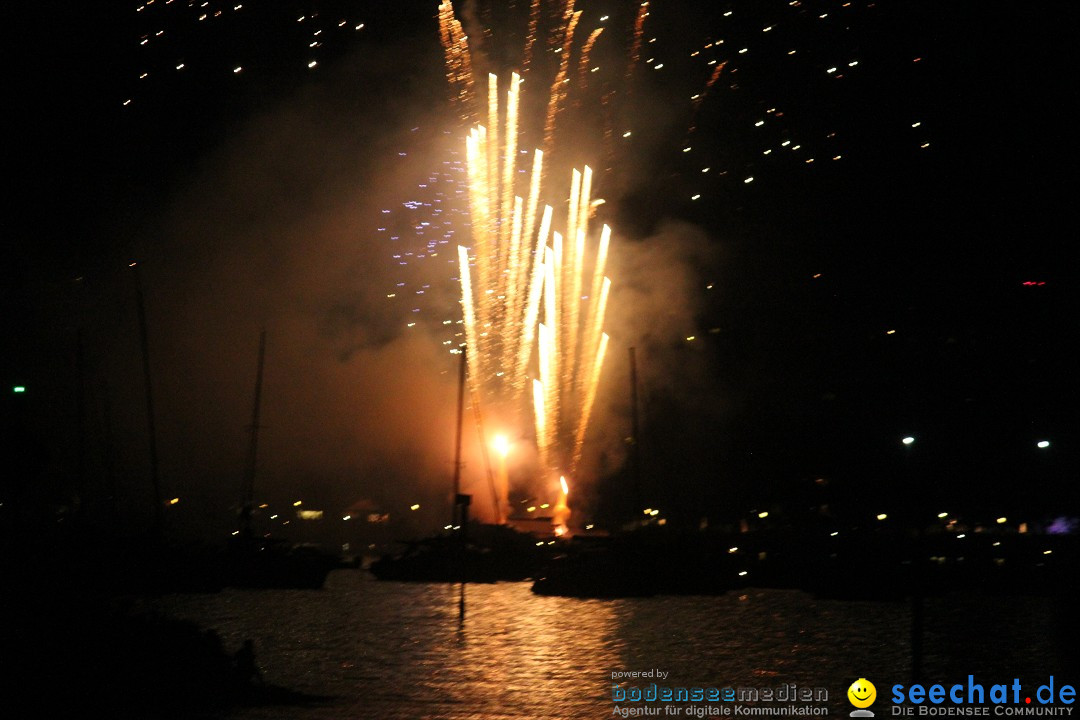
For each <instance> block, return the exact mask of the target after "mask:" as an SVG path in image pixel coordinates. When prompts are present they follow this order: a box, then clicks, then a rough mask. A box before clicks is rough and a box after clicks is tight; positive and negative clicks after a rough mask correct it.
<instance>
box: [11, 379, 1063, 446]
mask: <svg viewBox="0 0 1080 720" xmlns="http://www.w3.org/2000/svg"><path fill="white" fill-rule="evenodd" d="M15 392H19V391H18V390H15ZM1036 445H1037V446H1038V447H1041V448H1048V447H1050V441H1049V440H1040V441H1039V442H1037V443H1036Z"/></svg>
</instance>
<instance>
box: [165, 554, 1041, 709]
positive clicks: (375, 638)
mask: <svg viewBox="0 0 1080 720" xmlns="http://www.w3.org/2000/svg"><path fill="white" fill-rule="evenodd" d="M156 602H157V603H158V605H159V607H160V608H161V609H163V610H165V611H167V612H169V613H170V614H172V615H174V616H177V617H181V618H184V619H190V620H194V621H196V622H198V623H200V624H201V625H203V626H204V627H208V628H213V629H215V630H217V631H218V633H219V634H220V635H221V637H222V639H223V641H224V643H225V645H226V647H227V648H230V649H235V648H237V647H239V646H240V645H241V643H242V642H243V641H244V640H245V639H248V638H250V639H253V640H254V641H255V647H256V653H257V659H258V662H259V664H260V665H261V667H262V669H263V673H264V675H265V677H266V680H267V681H268V682H271V683H274V684H277V685H281V686H284V687H288V688H291V689H294V690H298V691H302V692H306V693H310V694H313V695H327V696H331V697H332V700H331V702H330V704H328V705H326V706H322V707H312V708H273V707H270V708H249V709H245V710H243V711H241V712H240V713H238V717H240V718H252V719H255V718H264V719H278V718H291V719H296V720H323V719H324V718H369V717H379V718H391V719H397V718H475V719H478V720H498V719H500V718H523V717H528V718H567V719H569V718H596V717H607V716H610V715H611V710H612V702H611V682H612V681H611V673H612V671H614V670H631V671H633V670H648V669H650V668H657V669H661V670H664V671H665V672H668V673H670V675H669V679H668V680H667V682H668V683H669V684H671V685H714V686H723V685H728V684H730V685H744V686H756V687H775V686H778V685H780V684H782V683H795V684H797V685H798V686H800V687H819V686H824V687H827V688H828V690H829V697H830V702H829V705H830V707H831V708H832V712H834V713H835V712H843V713H844V714H846V713H847V711H848V710H850V708H849V707H846V703H845V702H844V699H843V690H844V689H845V688H846V687H847V685H849V684H850V682H851V680H852V679H853V678H858V677H868V678H883V679H888V680H890V681H892V682H904V681H906V680H907V677H908V673H909V671H910V637H909V632H910V613H909V606H908V605H907V604H906V603H903V602H898V603H875V602H840V601H832V600H826V601H817V600H814V599H813V598H812V597H810V596H808V595H806V594H804V593H801V592H796V591H779V590H767V591H760V590H748V591H745V592H743V593H729V594H727V595H723V596H720V597H657V598H644V599H630V600H615V601H601V600H574V599H568V598H558V597H542V596H537V595H533V594H532V593H531V592H530V588H529V584H528V583H508V584H507V583H500V584H497V585H475V586H469V587H468V600H467V614H466V618H465V621H464V623H459V618H458V588H457V587H454V586H449V585H426V584H408V583H393V582H379V581H375V580H372V579H369V578H368V577H367V576H366V575H365V574H363V573H357V572H352V571H337V572H335V573H334V574H332V575H331V577H330V579H329V580H328V582H327V586H326V588H325V589H324V590H322V591H301V590H294V591H247V592H244V591H233V590H229V591H226V592H223V593H220V594H217V595H202V596H200V595H189V596H173V597H168V598H163V599H160V600H158V601H156ZM1052 610H1053V608H1052V606H1051V605H1050V604H1048V601H1043V600H1031V599H1013V600H1010V601H1008V602H1000V601H993V600H990V599H985V598H984V599H969V600H963V599H955V598H953V599H934V600H932V601H931V603H930V604H929V605H928V607H927V633H926V647H927V657H926V661H925V667H926V670H927V673H928V674H930V675H935V676H938V677H944V676H948V677H953V676H957V675H958V674H959V673H960V672H962V673H963V675H966V674H967V673H969V672H976V673H981V672H987V673H996V672H1007V673H1008V674H1009V676H1010V677H1011V676H1013V675H1014V674H1022V673H1025V672H1027V673H1038V674H1042V675H1045V674H1049V673H1051V672H1053V671H1054V668H1055V663H1057V664H1058V665H1060V657H1058V655H1057V654H1055V651H1054V643H1053V641H1052V640H1051V638H1052V636H1053V629H1052V627H1051V621H1050V618H1051V616H1052V615H1053V613H1052ZM1006 628H1014V629H1013V630H1006ZM1018 634H1023V635H1025V636H1026V638H1027V640H1026V642H1024V643H1021V644H1020V645H1017V644H1016V641H1017V640H1018V639H1019V638H1018ZM1021 676H1022V675H1021ZM646 682H647V681H641V682H640V684H642V685H644V684H645V683H646Z"/></svg>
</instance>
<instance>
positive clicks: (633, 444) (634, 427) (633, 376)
mask: <svg viewBox="0 0 1080 720" xmlns="http://www.w3.org/2000/svg"><path fill="white" fill-rule="evenodd" d="M630 406H631V413H632V414H631V416H630V421H631V426H630V453H631V462H632V463H633V473H634V503H635V507H634V513H636V512H637V511H638V510H640V509H641V450H640V448H639V445H638V382H637V357H636V354H635V350H634V348H630Z"/></svg>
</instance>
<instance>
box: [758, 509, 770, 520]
mask: <svg viewBox="0 0 1080 720" xmlns="http://www.w3.org/2000/svg"><path fill="white" fill-rule="evenodd" d="M757 516H758V517H759V518H761V519H762V520H764V519H765V518H767V517H769V511H768V510H762V511H761V512H759V513H758V514H757Z"/></svg>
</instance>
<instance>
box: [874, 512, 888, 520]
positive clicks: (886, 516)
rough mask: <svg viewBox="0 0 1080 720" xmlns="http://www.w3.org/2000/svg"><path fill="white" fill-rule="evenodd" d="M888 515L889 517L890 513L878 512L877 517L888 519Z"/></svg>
mask: <svg viewBox="0 0 1080 720" xmlns="http://www.w3.org/2000/svg"><path fill="white" fill-rule="evenodd" d="M888 517H889V516H888V515H886V514H885V513H878V514H877V519H878V520H886V519H888Z"/></svg>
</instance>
